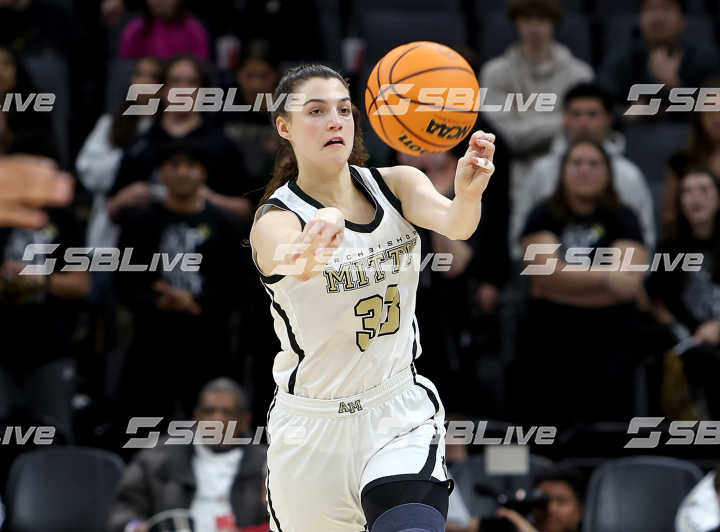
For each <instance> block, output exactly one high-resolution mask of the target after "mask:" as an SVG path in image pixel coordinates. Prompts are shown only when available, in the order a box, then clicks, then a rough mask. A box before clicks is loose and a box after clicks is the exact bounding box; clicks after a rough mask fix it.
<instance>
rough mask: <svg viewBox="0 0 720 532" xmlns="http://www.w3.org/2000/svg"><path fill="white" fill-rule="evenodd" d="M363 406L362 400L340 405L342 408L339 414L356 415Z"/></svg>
mask: <svg viewBox="0 0 720 532" xmlns="http://www.w3.org/2000/svg"><path fill="white" fill-rule="evenodd" d="M362 409H363V408H362V405H361V404H360V399H358V400H357V401H353V402H352V403H349V402H348V403H342V402H341V403H340V408H339V409H338V414H354V413H355V412H359V411H360V410H362Z"/></svg>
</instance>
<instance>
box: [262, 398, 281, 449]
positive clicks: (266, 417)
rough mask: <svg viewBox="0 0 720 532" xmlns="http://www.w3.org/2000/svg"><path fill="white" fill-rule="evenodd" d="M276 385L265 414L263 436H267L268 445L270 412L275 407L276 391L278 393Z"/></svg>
mask: <svg viewBox="0 0 720 532" xmlns="http://www.w3.org/2000/svg"><path fill="white" fill-rule="evenodd" d="M278 388H279V387H278V386H277V385H276V386H275V391H274V392H273V398H272V401H271V402H270V408H268V411H267V415H266V416H265V437H266V438H267V442H268V445H270V429H269V428H268V427H270V413H271V412H272V411H273V408H275V402H276V401H277V393H278Z"/></svg>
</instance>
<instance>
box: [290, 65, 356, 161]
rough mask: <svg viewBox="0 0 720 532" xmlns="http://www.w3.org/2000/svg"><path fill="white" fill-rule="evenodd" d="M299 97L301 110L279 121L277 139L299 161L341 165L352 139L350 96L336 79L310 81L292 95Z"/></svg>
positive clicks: (348, 152)
mask: <svg viewBox="0 0 720 532" xmlns="http://www.w3.org/2000/svg"><path fill="white" fill-rule="evenodd" d="M295 92H296V93H299V94H302V96H303V100H302V101H303V102H304V103H303V105H302V109H301V110H296V111H289V112H288V119H289V120H284V119H283V118H282V117H280V118H278V121H279V122H281V123H282V124H284V127H283V125H282V124H280V125H279V127H278V131H279V132H280V135H281V136H283V137H284V138H287V139H288V140H289V141H290V143H291V144H292V146H293V150H294V151H295V155H296V157H297V158H298V159H299V160H302V159H306V160H308V161H310V162H312V163H313V164H314V165H318V166H321V165H323V166H324V165H328V164H330V165H338V166H341V165H344V164H346V163H347V160H348V158H349V157H350V152H352V148H353V138H354V135H355V122H354V120H353V115H352V104H351V103H350V94H349V93H348V90H347V89H346V88H345V86H344V85H343V84H342V82H341V81H340V80H338V79H335V78H329V79H326V78H312V79H309V80H308V81H306V82H304V83H302V84H301V85H300V86H299V87H298V88H297V89H296V91H295Z"/></svg>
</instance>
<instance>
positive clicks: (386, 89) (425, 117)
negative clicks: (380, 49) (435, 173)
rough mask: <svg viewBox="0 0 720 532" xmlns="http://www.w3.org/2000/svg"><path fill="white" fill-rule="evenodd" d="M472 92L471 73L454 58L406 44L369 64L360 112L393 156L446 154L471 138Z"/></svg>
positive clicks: (428, 45) (440, 48)
mask: <svg viewBox="0 0 720 532" xmlns="http://www.w3.org/2000/svg"><path fill="white" fill-rule="evenodd" d="M478 93H479V87H478V82H477V78H476V76H475V73H474V72H473V70H472V68H470V65H469V64H468V62H467V61H465V59H464V58H463V57H462V56H461V55H460V54H459V53H457V52H456V51H455V50H453V49H452V48H449V47H447V46H444V45H442V44H438V43H435V42H426V41H418V42H411V43H408V44H403V45H402V46H398V47H397V48H394V49H393V50H391V51H390V52H388V53H387V54H386V55H385V57H383V58H382V59H381V60H380V61H378V63H377V64H376V65H375V67H374V68H373V70H372V72H371V73H370V77H369V78H368V82H367V87H366V89H365V111H366V112H367V115H368V118H369V120H370V125H372V128H373V129H374V130H375V133H377V134H378V136H379V137H380V138H381V139H382V140H383V141H384V142H385V143H386V144H387V145H389V146H390V147H391V148H393V149H395V150H397V151H400V152H404V153H409V154H412V155H419V154H422V153H429V152H439V151H447V150H449V149H451V148H452V147H453V146H455V145H457V144H458V143H459V142H460V141H462V140H463V139H464V138H465V137H466V136H467V135H468V134H470V133H472V131H471V129H472V127H473V125H474V124H475V119H476V118H477V111H476V109H477V108H478V105H479V104H478V102H477V101H476V99H477V98H478Z"/></svg>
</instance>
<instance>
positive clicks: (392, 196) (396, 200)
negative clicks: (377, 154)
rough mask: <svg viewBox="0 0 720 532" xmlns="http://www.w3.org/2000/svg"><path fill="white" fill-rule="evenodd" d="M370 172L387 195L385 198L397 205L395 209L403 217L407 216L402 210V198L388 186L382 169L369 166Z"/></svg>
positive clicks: (384, 194) (394, 205)
mask: <svg viewBox="0 0 720 532" xmlns="http://www.w3.org/2000/svg"><path fill="white" fill-rule="evenodd" d="M369 170H370V174H371V175H372V176H373V179H375V181H376V182H377V184H378V187H380V192H382V194H383V196H385V199H386V200H388V201H389V202H390V204H391V205H392V206H393V207H395V210H396V211H397V212H399V213H400V214H401V215H402V217H403V218H405V215H404V214H403V211H402V203H401V202H400V199H399V198H398V197H397V196H396V195H395V194H393V193H392V190H390V187H388V185H387V183H386V182H385V178H384V177H383V176H382V174H381V173H380V170H378V169H377V168H369Z"/></svg>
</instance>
